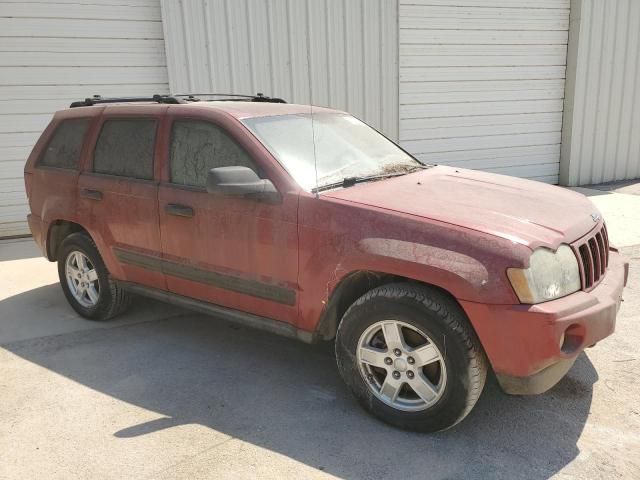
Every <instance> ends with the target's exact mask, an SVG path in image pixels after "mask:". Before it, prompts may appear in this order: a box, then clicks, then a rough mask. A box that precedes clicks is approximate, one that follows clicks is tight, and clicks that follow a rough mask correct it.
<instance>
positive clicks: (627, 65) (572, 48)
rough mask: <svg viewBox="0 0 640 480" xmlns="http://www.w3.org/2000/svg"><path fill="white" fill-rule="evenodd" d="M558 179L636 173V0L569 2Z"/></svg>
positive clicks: (639, 91) (639, 115)
mask: <svg viewBox="0 0 640 480" xmlns="http://www.w3.org/2000/svg"><path fill="white" fill-rule="evenodd" d="M567 67H568V74H567V98H566V104H565V118H564V129H563V145H562V165H561V178H560V180H561V183H562V184H565V185H587V184H594V183H602V182H608V181H612V180H623V179H631V178H638V177H640V78H639V77H640V1H639V0H615V1H603V0H582V1H575V0H573V1H572V2H571V30H570V45H569V60H568V66H567Z"/></svg>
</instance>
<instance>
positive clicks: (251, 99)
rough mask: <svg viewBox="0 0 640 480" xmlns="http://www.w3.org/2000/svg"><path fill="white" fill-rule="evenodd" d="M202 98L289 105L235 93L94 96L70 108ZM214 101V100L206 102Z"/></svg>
mask: <svg viewBox="0 0 640 480" xmlns="http://www.w3.org/2000/svg"><path fill="white" fill-rule="evenodd" d="M200 97H225V98H223V99H215V101H234V100H235V101H238V100H240V101H247V102H268V103H287V102H285V101H284V100H283V99H282V98H275V97H273V98H272V97H267V96H265V95H263V94H262V93H258V94H257V95H236V94H233V93H176V94H168V95H157V94H156V95H153V96H151V97H107V98H105V97H102V96H100V95H94V96H93V97H89V98H85V99H84V100H79V101H77V102H73V103H72V104H71V105H70V106H69V107H70V108H75V107H90V106H92V105H100V104H103V103H135V102H156V103H167V104H172V105H174V104H179V103H191V102H200V101H203V100H202V99H200ZM227 97H228V98H227ZM204 101H213V100H204Z"/></svg>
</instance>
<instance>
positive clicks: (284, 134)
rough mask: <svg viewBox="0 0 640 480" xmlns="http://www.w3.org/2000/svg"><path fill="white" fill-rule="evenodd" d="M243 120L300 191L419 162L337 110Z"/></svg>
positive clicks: (416, 165) (396, 169)
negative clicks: (335, 111)
mask: <svg viewBox="0 0 640 480" xmlns="http://www.w3.org/2000/svg"><path fill="white" fill-rule="evenodd" d="M243 123H244V124H245V125H246V126H247V127H248V128H249V129H250V130H251V131H252V132H253V134H254V135H255V136H256V137H258V139H259V140H260V141H261V142H262V143H264V144H265V146H266V147H267V148H268V149H269V150H270V151H271V153H272V154H273V155H274V156H275V157H276V158H277V159H278V161H279V162H280V163H281V164H282V166H283V167H284V168H285V169H286V170H287V171H288V172H289V174H290V175H291V176H292V177H293V178H294V180H295V181H296V182H298V184H299V185H300V186H301V187H302V188H304V189H306V190H312V189H314V188H315V187H322V186H324V185H330V184H332V183H334V182H338V181H340V180H342V179H344V178H346V177H365V176H369V175H384V174H389V173H393V172H402V171H406V170H410V169H414V168H418V167H421V166H422V164H421V163H419V162H418V161H417V160H415V159H414V158H413V157H411V156H410V155H409V154H408V153H406V152H404V151H403V150H402V149H401V148H400V147H398V146H397V145H396V144H395V143H393V142H392V141H391V140H388V139H387V138H385V137H384V136H383V135H381V134H380V133H378V132H376V131H375V130H374V129H373V128H371V127H370V126H368V125H367V124H365V123H363V122H361V121H360V120H358V119H357V118H355V117H352V116H351V115H347V114H343V113H318V114H313V115H311V114H293V115H277V116H267V117H255V118H248V119H245V120H243Z"/></svg>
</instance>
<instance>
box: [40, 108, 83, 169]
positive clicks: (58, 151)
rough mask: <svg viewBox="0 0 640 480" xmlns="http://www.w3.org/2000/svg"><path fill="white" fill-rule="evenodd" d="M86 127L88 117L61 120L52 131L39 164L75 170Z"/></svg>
mask: <svg viewBox="0 0 640 480" xmlns="http://www.w3.org/2000/svg"><path fill="white" fill-rule="evenodd" d="M88 128H89V119H88V118H77V119H73V120H63V121H62V122H61V123H60V125H58V127H57V128H56V130H55V132H54V133H53V136H52V137H51V140H50V141H49V144H48V145H47V148H46V150H45V151H44V155H43V156H42V158H41V160H40V165H44V166H46V167H56V168H66V169H70V170H77V169H78V163H79V162H80V154H81V153H82V145H83V143H84V135H85V133H87V129H88Z"/></svg>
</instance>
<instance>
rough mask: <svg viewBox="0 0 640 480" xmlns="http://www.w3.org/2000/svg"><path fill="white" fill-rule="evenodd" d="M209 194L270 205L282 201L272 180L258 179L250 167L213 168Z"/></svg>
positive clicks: (209, 179)
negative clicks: (236, 197) (249, 199)
mask: <svg viewBox="0 0 640 480" xmlns="http://www.w3.org/2000/svg"><path fill="white" fill-rule="evenodd" d="M207 192H209V193H217V194H222V195H233V196H242V197H249V198H253V199H256V200H260V201H263V202H269V203H280V202H281V201H282V197H281V196H280V193H279V192H278V190H276V187H275V186H274V185H273V183H272V182H271V180H268V179H266V178H260V177H258V175H257V174H256V172H254V171H253V170H251V169H250V168H249V167H218V168H212V169H211V170H209V173H208V174H207Z"/></svg>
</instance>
